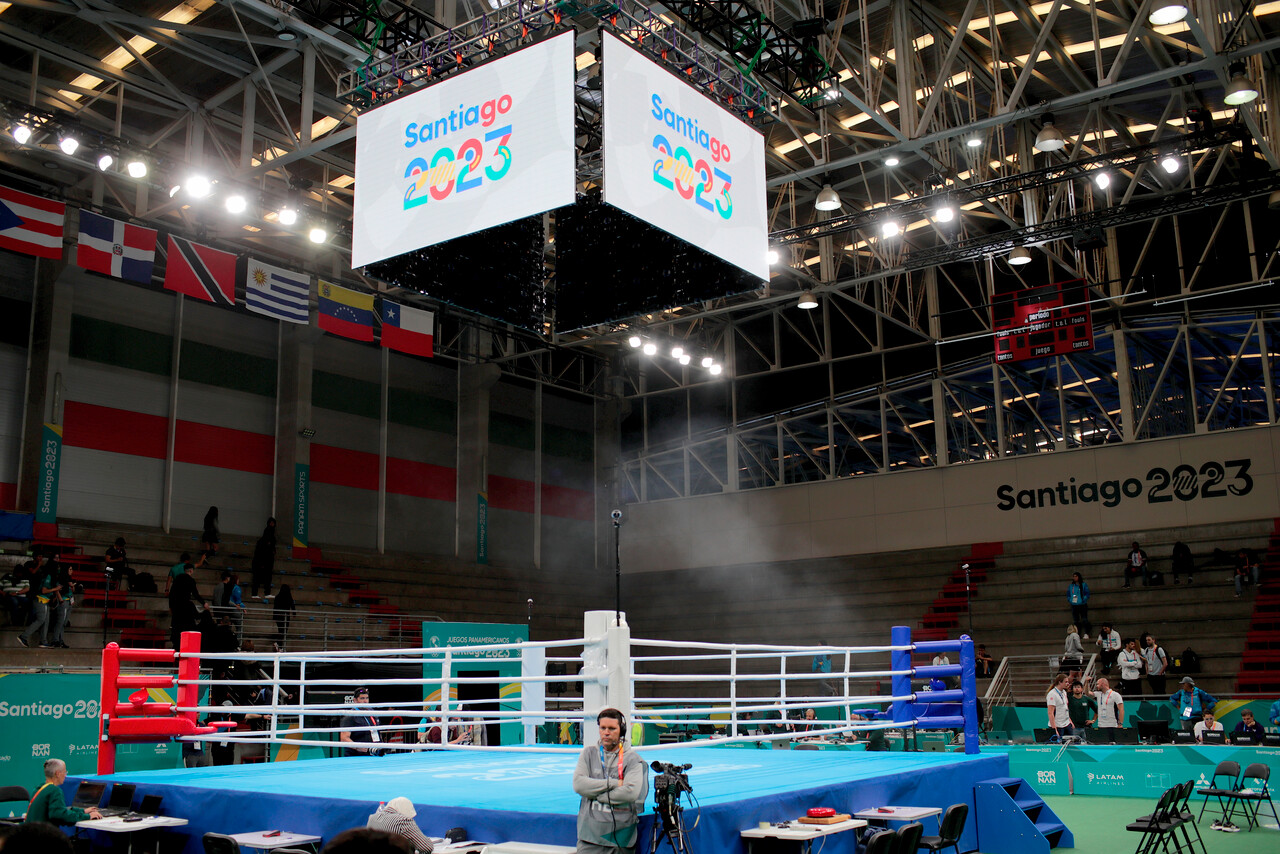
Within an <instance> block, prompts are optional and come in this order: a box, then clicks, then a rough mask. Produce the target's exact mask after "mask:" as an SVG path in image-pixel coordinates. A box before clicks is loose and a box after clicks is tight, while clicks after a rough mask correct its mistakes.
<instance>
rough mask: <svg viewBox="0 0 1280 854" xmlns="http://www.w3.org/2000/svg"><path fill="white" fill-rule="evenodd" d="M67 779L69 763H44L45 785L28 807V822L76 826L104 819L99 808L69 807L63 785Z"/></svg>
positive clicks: (58, 760) (57, 760)
mask: <svg viewBox="0 0 1280 854" xmlns="http://www.w3.org/2000/svg"><path fill="white" fill-rule="evenodd" d="M66 779H67V763H65V762H63V761H62V760H61V759H50V760H48V761H46V762H45V763H44V785H43V786H41V787H40V788H39V789H37V790H36V796H35V797H34V798H32V799H31V803H30V805H29V806H28V807H27V817H26V819H25V820H26V821H47V822H49V823H50V824H75V823H76V822H77V821H84V820H85V819H90V818H102V813H100V812H98V808H97V807H89V809H87V810H82V809H80V808H79V807H69V806H67V801H66V799H65V798H64V797H63V796H62V788H61V786H62V784H63V783H64V782H66Z"/></svg>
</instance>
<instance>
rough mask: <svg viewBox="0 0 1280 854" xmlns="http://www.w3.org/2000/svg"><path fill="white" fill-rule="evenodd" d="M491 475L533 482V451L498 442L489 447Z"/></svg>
mask: <svg viewBox="0 0 1280 854" xmlns="http://www.w3.org/2000/svg"><path fill="white" fill-rule="evenodd" d="M489 474H496V475H501V476H502V477H514V478H519V479H520V480H533V474H534V459H533V451H528V450H525V449H524V448H512V447H510V446H509V445H499V444H497V443H496V442H494V443H491V444H490V445H489Z"/></svg>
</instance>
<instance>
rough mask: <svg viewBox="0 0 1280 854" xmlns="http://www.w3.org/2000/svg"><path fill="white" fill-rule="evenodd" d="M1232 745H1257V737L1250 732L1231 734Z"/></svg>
mask: <svg viewBox="0 0 1280 854" xmlns="http://www.w3.org/2000/svg"><path fill="white" fill-rule="evenodd" d="M1231 743H1232V744H1257V743H1258V736H1256V735H1255V734H1253V733H1251V732H1233V733H1231Z"/></svg>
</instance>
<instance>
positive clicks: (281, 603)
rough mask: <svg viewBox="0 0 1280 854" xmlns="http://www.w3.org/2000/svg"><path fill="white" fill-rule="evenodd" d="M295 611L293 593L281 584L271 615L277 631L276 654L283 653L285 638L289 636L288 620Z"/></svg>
mask: <svg viewBox="0 0 1280 854" xmlns="http://www.w3.org/2000/svg"><path fill="white" fill-rule="evenodd" d="M297 610H298V609H297V608H296V607H294V604H293V591H292V590H290V589H289V585H287V584H281V585H280V595H279V596H277V597H276V601H275V605H274V608H273V609H272V614H271V616H272V617H274V618H275V621H276V629H277V630H278V631H279V633H278V634H277V635H276V652H283V651H284V644H285V636H286V635H288V634H289V620H290V619H292V618H293V616H294V613H295V612H296V611H297Z"/></svg>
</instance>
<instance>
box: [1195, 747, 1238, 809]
mask: <svg viewBox="0 0 1280 854" xmlns="http://www.w3.org/2000/svg"><path fill="white" fill-rule="evenodd" d="M1219 777H1225V778H1226V779H1227V781H1228V782H1227V785H1225V786H1221V785H1219V784H1218V778H1219ZM1239 788H1240V763H1239V762H1232V761H1231V760H1230V759H1227V760H1224V761H1222V762H1219V763H1218V767H1216V768H1214V769H1213V778H1212V779H1211V780H1210V781H1209V787H1208V788H1207V789H1196V794H1198V795H1204V803H1203V804H1201V806H1200V815H1199V816H1197V817H1196V821H1203V820H1204V810H1205V807H1207V806H1209V799H1210V798H1217V799H1218V808H1219V809H1220V810H1221V811H1222V820H1223V821H1229V820H1230V819H1229V817H1228V815H1227V813H1228V812H1229V807H1228V803H1229V802H1230V800H1231V796H1232V795H1233V794H1235V791H1236V789H1239Z"/></svg>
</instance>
